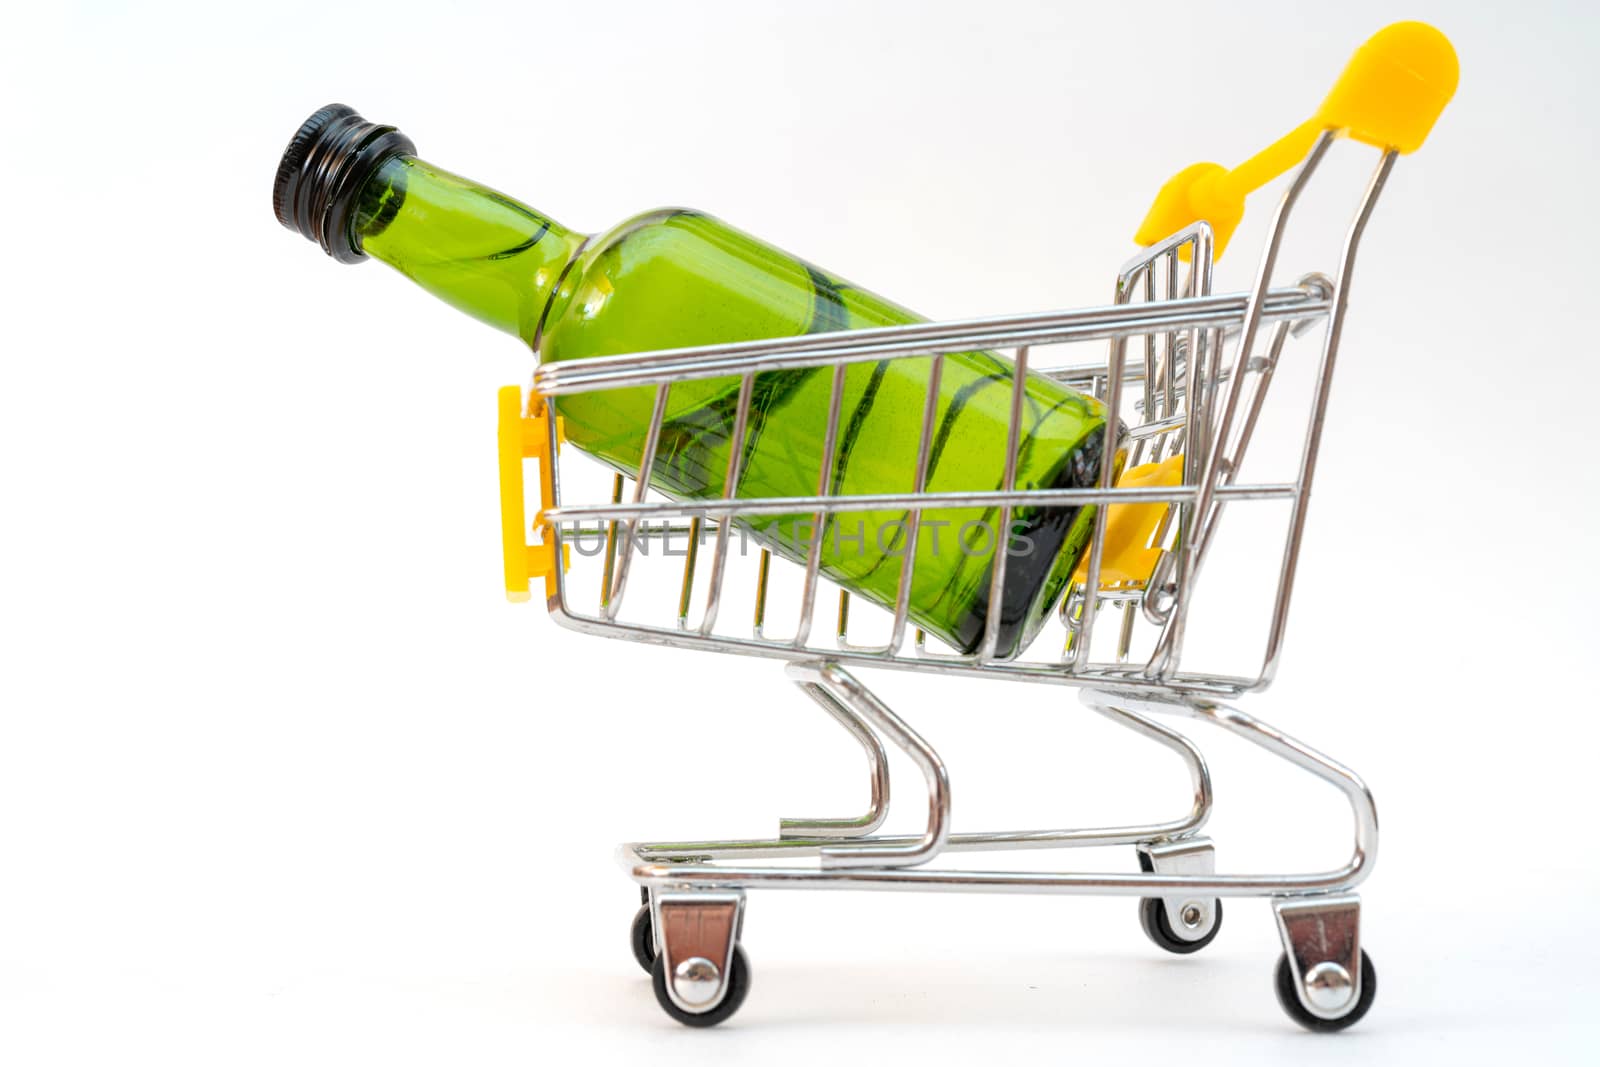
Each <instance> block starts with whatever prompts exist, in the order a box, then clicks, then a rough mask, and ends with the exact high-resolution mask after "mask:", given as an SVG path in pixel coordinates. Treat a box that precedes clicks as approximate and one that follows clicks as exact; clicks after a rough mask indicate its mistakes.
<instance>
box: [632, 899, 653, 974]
mask: <svg viewBox="0 0 1600 1067" xmlns="http://www.w3.org/2000/svg"><path fill="white" fill-rule="evenodd" d="M628 941H629V943H630V944H631V945H632V947H633V958H634V959H636V960H638V961H639V966H640V967H642V968H643V969H644V973H645V974H649V973H650V969H651V968H652V967H654V966H655V962H656V928H655V923H653V922H652V921H651V919H650V905H648V904H646V905H645V906H644V907H642V908H640V909H639V913H638V914H637V915H635V916H634V917H633V929H632V930H631V931H629V937H628Z"/></svg>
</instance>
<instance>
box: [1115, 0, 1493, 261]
mask: <svg viewBox="0 0 1600 1067" xmlns="http://www.w3.org/2000/svg"><path fill="white" fill-rule="evenodd" d="M1460 73H1461V70H1460V64H1459V63H1458V62H1457V61H1456V50H1455V48H1454V47H1453V46H1452V45H1451V44H1450V39H1449V38H1448V37H1446V36H1445V35H1444V34H1442V33H1440V32H1439V31H1438V30H1437V29H1435V28H1434V27H1432V26H1430V25H1428V24H1427V23H1425V22H1396V23H1395V24H1394V25H1392V26H1385V27H1384V28H1383V29H1381V30H1379V31H1378V32H1377V33H1375V34H1373V35H1372V36H1371V37H1370V38H1368V39H1367V43H1366V44H1364V45H1362V46H1361V47H1360V48H1358V49H1356V54H1355V55H1354V56H1352V57H1351V58H1350V62H1349V63H1348V64H1346V65H1345V68H1344V73H1342V74H1340V75H1339V80H1338V81H1337V82H1335V83H1334V86H1333V91H1332V92H1330V93H1329V94H1328V97H1327V99H1325V100H1324V101H1323V102H1322V106H1321V107H1319V108H1317V111H1316V114H1314V115H1312V116H1311V118H1309V119H1307V120H1306V121H1305V122H1303V123H1301V124H1300V125H1299V126H1296V127H1295V128H1294V129H1293V130H1290V131H1289V132H1288V133H1287V134H1285V135H1284V136H1283V137H1281V138H1279V139H1278V140H1277V141H1275V142H1274V143H1272V144H1270V145H1268V146H1267V147H1266V148H1264V149H1262V150H1261V151H1260V152H1257V153H1256V154H1255V155H1253V156H1251V157H1250V158H1249V159H1247V160H1245V161H1244V162H1243V163H1241V164H1239V166H1237V167H1235V168H1234V169H1233V170H1228V169H1226V168H1224V167H1222V166H1220V165H1218V164H1216V163H1196V164H1194V165H1193V166H1191V167H1185V168H1184V169H1183V170H1180V171H1179V172H1178V173H1177V174H1175V175H1173V176H1172V178H1171V179H1169V180H1168V182H1167V184H1165V185H1163V186H1162V187H1161V191H1160V192H1159V193H1157V194H1156V201H1155V203H1154V204H1153V205H1151V207H1150V212H1149V214H1147V215H1146V216H1145V217H1144V221H1143V222H1142V223H1140V224H1139V231H1138V233H1136V234H1135V235H1134V240H1135V241H1136V242H1138V243H1139V244H1140V245H1152V244H1155V243H1156V242H1157V241H1159V240H1161V239H1162V238H1164V237H1167V236H1170V235H1171V234H1173V233H1176V232H1177V231H1178V230H1181V229H1183V228H1184V227H1185V226H1188V225H1190V224H1191V223H1194V222H1198V221H1200V220H1201V219H1204V220H1206V221H1207V222H1209V223H1211V228H1212V230H1213V232H1214V234H1215V254H1216V255H1218V256H1220V255H1222V250H1223V249H1224V248H1226V247H1227V246H1228V239H1229V238H1230V237H1232V236H1233V231H1234V229H1235V228H1237V227H1238V225H1239V220H1240V219H1242V218H1244V198H1245V196H1246V195H1248V194H1249V193H1251V192H1253V191H1254V190H1256V189H1259V188H1261V186H1263V185H1265V184H1267V183H1268V182H1270V181H1271V180H1272V179H1274V178H1276V177H1278V175H1280V174H1282V173H1284V172H1285V171H1287V170H1288V169H1289V168H1291V167H1293V166H1295V165H1296V164H1298V163H1299V162H1300V161H1301V160H1303V159H1305V157H1306V154H1307V153H1308V152H1310V151H1311V146H1312V145H1313V144H1315V143H1316V140H1317V137H1318V136H1319V135H1320V134H1321V133H1322V132H1323V131H1324V130H1330V129H1331V130H1339V131H1342V132H1343V133H1344V134H1345V136H1347V137H1350V138H1351V139H1352V140H1356V141H1361V142H1362V143H1364V144H1369V145H1372V146H1373V147H1375V148H1382V149H1390V148H1392V149H1394V150H1395V151H1397V152H1400V153H1402V154H1404V153H1407V152H1415V151H1416V150H1417V149H1418V148H1421V147H1422V142H1423V141H1425V140H1427V138H1428V132H1429V131H1430V130H1432V129H1433V124H1434V123H1435V122H1436V121H1438V118H1439V115H1440V114H1441V113H1442V112H1443V111H1444V108H1445V105H1446V104H1448V103H1449V102H1450V98H1451V97H1452V96H1454V95H1455V91H1456V82H1457V81H1458V79H1459V78H1460Z"/></svg>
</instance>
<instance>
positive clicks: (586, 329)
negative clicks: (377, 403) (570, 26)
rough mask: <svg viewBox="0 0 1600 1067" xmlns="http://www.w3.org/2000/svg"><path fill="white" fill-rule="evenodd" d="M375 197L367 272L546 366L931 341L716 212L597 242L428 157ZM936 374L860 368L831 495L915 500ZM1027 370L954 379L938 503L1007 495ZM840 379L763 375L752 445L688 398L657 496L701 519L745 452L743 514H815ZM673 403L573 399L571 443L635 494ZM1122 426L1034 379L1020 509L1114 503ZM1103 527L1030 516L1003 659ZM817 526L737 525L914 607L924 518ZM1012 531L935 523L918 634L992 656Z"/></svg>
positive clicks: (664, 434) (666, 443) (854, 370)
mask: <svg viewBox="0 0 1600 1067" xmlns="http://www.w3.org/2000/svg"><path fill="white" fill-rule="evenodd" d="M281 181H282V178H281V176H280V182H281ZM356 188H358V190H359V193H358V195H357V196H356V197H355V199H354V201H353V208H352V210H351V211H350V213H349V222H348V234H347V235H344V236H341V235H340V234H334V235H333V236H332V238H331V239H332V240H334V241H338V240H341V239H347V240H348V241H349V243H350V250H348V251H351V252H354V253H357V254H358V253H360V252H365V253H366V254H368V255H371V256H373V257H375V258H377V259H380V260H383V261H384V262H386V263H388V264H390V265H391V266H393V267H395V268H396V269H398V270H399V271H400V272H401V273H403V274H405V275H406V276H407V277H409V278H411V279H412V280H413V281H415V282H417V283H418V284H419V285H421V286H423V287H424V288H426V289H428V290H429V291H430V292H433V293H434V294H435V295H437V296H439V297H441V298H443V299H444V300H446V301H448V302H449V303H451V304H452V305H454V306H455V307H457V308H459V309H461V310H462V311H465V312H467V313H468V314H470V315H473V316H474V317H476V318H479V319H481V320H483V321H485V322H487V323H489V324H490V325H492V326H495V327H497V328H498V329H501V330H504V331H505V332H507V333H512V334H515V335H516V336H518V337H520V338H521V339H522V340H523V341H525V342H527V343H528V344H529V345H530V346H532V347H533V349H534V350H535V352H536V353H537V354H538V356H539V358H540V359H541V360H554V361H563V360H572V359H586V358H589V357H591V356H604V355H616V354H622V353H630V352H640V351H648V350H652V349H664V348H678V347H684V346H690V345H704V344H716V343H722V342H731V341H745V340H754V339H760V338H771V337H786V336H794V335H799V334H807V333H822V332H828V331H834V330H848V329H858V328H863V327H873V326H891V325H897V324H902V323H912V322H922V321H925V320H924V319H922V318H921V317H920V316H918V315H915V314H913V313H911V312H909V311H907V310H906V309H904V308H902V307H899V306H897V305H895V304H892V303H890V302H889V301H887V300H885V299H883V298H882V297H879V296H876V295H874V294H873V293H870V292H867V291H865V290H862V289H859V288H857V287H855V286H853V285H851V284H850V283H848V282H846V281H844V280H843V279H841V278H839V277H837V276H835V275H832V274H829V273H827V272H824V271H822V270H820V269H818V268H816V267H814V266H811V265H810V264H808V263H805V262H804V261H802V260H799V259H797V258H795V257H793V256H791V255H788V254H787V253H784V252H782V251H780V250H778V249H776V248H773V247H772V246H770V245H767V244H765V243H763V242H761V241H759V240H757V239H756V238H754V237H751V236H750V235H748V234H745V233H742V232H741V231H739V230H737V229H734V228H733V227H731V226H729V225H727V224H726V223H723V222H720V221H718V220H717V219H714V218H712V217H710V216H708V215H704V214H700V213H698V212H693V211H680V210H663V211H655V212H650V213H647V214H644V215H640V216H637V217H635V218H633V219H630V220H628V221H626V222H624V223H622V224H621V225H620V226H617V227H616V228H614V229H612V230H610V231H607V232H606V233H603V234H599V235H596V236H593V237H588V238H585V237H582V236H580V235H577V234H574V233H572V232H570V231H568V230H566V229H564V228H563V227H561V226H560V225H558V224H557V223H555V222H554V221H552V220H551V219H549V218H548V217H546V216H544V215H541V214H539V213H538V212H536V211H534V210H532V209H531V208H528V207H526V206H524V205H522V204H520V203H518V202H517V201H515V200H512V199H511V198H509V197H506V196H503V195H502V194H500V193H497V192H495V191H493V190H491V189H488V188H486V187H484V186H481V185H478V184H477V183H475V182H471V181H469V180H467V179H464V178H461V177H458V176H456V175H453V174H450V173H448V172H446V171H443V170H440V169H438V168H436V167H434V166H432V165H430V164H428V163H425V162H423V161H421V160H419V159H417V158H416V157H415V156H413V155H410V154H406V153H401V154H392V155H390V156H389V157H388V158H387V159H385V160H383V161H381V163H378V164H376V165H375V166H373V168H372V169H371V173H370V175H368V176H367V177H366V178H365V179H364V181H362V182H360V183H359V184H358V185H357V186H356ZM280 217H283V212H282V211H281V210H280ZM285 221H286V224H288V221H287V219H286V220H285ZM302 229H304V227H302ZM325 247H326V243H325ZM330 251H333V250H332V249H330ZM346 251H347V250H346V249H344V248H342V247H340V248H339V249H338V252H346ZM335 254H338V253H337V252H336V253H335ZM931 366H932V360H931V359H930V358H911V359H907V358H900V359H891V360H883V361H879V362H867V363H857V364H853V365H851V366H850V367H849V368H848V369H847V371H846V373H845V376H844V393H843V406H842V409H841V415H840V420H839V428H838V439H837V448H836V460H835V464H834V470H833V472H832V476H831V481H830V483H829V484H828V486H827V491H828V492H830V493H838V494H847V495H848V494H863V493H895V492H907V491H910V490H911V489H912V488H913V483H914V479H915V474H916V467H917V451H918V445H919V439H920V434H921V426H922V418H923V413H924V408H925V404H926V401H927V394H928V385H929V380H930V371H931ZM1013 371H1014V367H1013V364H1012V363H1011V362H1010V361H1008V360H1006V359H1003V358H1001V357H1000V356H997V355H995V354H993V353H989V352H967V353H960V354H954V355H949V356H946V357H945V358H944V365H943V369H942V372H941V378H940V386H939V394H938V406H937V411H936V414H935V429H934V436H933V439H932V447H931V452H930V455H929V461H928V477H927V486H926V487H927V489H928V490H929V491H933V492H938V491H957V490H961V491H972V490H995V489H1000V488H1002V487H1003V480H1004V470H1005V455H1006V449H1007V444H1008V424H1009V418H1010V409H1011V400H1012V391H1013V382H1014V376H1013ZM832 379H833V371H832V369H831V368H820V369H806V370H790V371H773V372H767V373H762V374H758V375H756V376H755V379H754V383H753V392H752V404H751V408H750V413H749V418H748V424H747V426H746V430H745V434H744V437H743V440H742V441H739V442H735V441H733V439H732V438H733V432H734V428H735V427H734V421H735V413H736V408H737V400H738V395H739V387H740V382H739V379H737V378H733V377H729V378H716V379H702V380H699V381H693V382H686V383H680V384H676V385H674V386H672V388H671V390H670V393H669V397H668V402H667V409H666V418H665V421H664V423H663V425H662V430H661V437H660V442H659V445H658V450H657V455H656V460H655V464H654V467H653V469H652V473H651V485H652V487H653V488H655V489H657V490H659V491H661V492H663V493H665V494H666V495H667V496H669V497H673V498H676V499H680V500H692V499H706V498H717V497H721V496H722V495H723V480H724V477H725V475H726V472H727V466H728V458H729V450H730V449H731V448H733V447H736V446H737V447H739V448H741V450H742V456H741V464H740V475H739V480H738V485H737V490H736V493H735V494H734V495H736V496H739V497H747V498H748V497H775V496H809V495H812V494H814V493H815V492H816V490H817V484H818V477H819V473H820V470H821V465H822V460H823V446H824V443H825V441H824V437H825V434H826V431H827V413H828V407H829V400H830V394H831V389H832ZM654 399H655V389H654V387H631V388H623V389H611V390H606V391H602V392H591V393H583V394H575V395H571V396H565V397H562V398H561V399H560V400H559V402H558V410H559V411H560V413H561V414H562V415H563V416H564V418H565V420H566V433H567V440H568V441H569V442H570V443H571V444H573V445H576V446H577V447H579V448H581V449H583V450H584V451H585V452H588V453H590V454H591V455H593V456H596V457H598V458H599V459H601V460H603V461H604V462H606V463H607V464H609V465H611V466H612V467H615V468H616V469H618V470H620V471H623V472H624V473H627V474H629V475H635V474H637V472H638V470H639V466H640V462H641V458H642V456H641V452H642V449H643V445H644V438H645V431H646V429H647V428H648V426H649V423H650V416H651V412H652V407H653V404H654ZM1105 426H1106V420H1105V411H1104V407H1103V406H1102V405H1101V404H1100V403H1099V402H1098V401H1095V400H1093V399H1091V398H1088V397H1084V396H1082V395H1080V394H1078V393H1076V392H1073V391H1072V390H1069V389H1067V388H1065V387H1064V386H1061V385H1059V384H1057V383H1055V382H1053V381H1051V380H1050V379H1048V378H1045V377H1042V376H1040V375H1035V374H1030V375H1029V376H1028V378H1027V382H1026V385H1025V401H1024V405H1023V426H1022V433H1021V436H1020V441H1019V445H1018V455H1017V472H1016V486H1017V488H1019V489H1025V488H1075V487H1086V486H1092V485H1094V484H1095V482H1096V479H1097V478H1098V475H1099V471H1100V461H1101V449H1102V448H1103V447H1104V441H1105ZM1118 458H1119V461H1120V455H1119V457H1118ZM1092 510H1093V509H1092V508H1088V507H1083V508H1074V507H1052V508H1040V507H1030V508H1018V509H1015V510H1014V512H1013V516H1012V522H1011V534H1010V537H1009V539H1007V543H1008V544H1009V546H1010V555H1009V556H1008V558H1007V562H1006V571H1005V576H1004V590H1003V594H1002V599H1001V611H1000V620H999V635H998V636H999V640H998V645H997V651H998V652H999V653H1000V654H1001V655H1009V654H1012V653H1014V652H1017V651H1020V649H1021V648H1022V647H1024V646H1025V645H1026V644H1027V642H1028V641H1029V640H1030V639H1031V638H1032V636H1033V635H1034V633H1035V632H1036V631H1037V629H1038V627H1039V626H1040V625H1041V624H1042V622H1043V620H1044V619H1045V617H1046V616H1047V614H1048V612H1049V610H1050V609H1051V607H1052V606H1053V605H1054V603H1055V602H1056V600H1057V599H1058V598H1059V596H1060V594H1061V592H1062V591H1063V589H1064V588H1065V586H1066V584H1067V582H1068V579H1069V578H1070V576H1071V574H1072V571H1073V568H1074V567H1075V566H1076V564H1077V562H1078V558H1079V556H1080V555H1081V554H1082V552H1083V548H1084V545H1085V543H1086V541H1087V539H1088V537H1089V535H1090V532H1091V528H1092V518H1093V516H1092ZM812 518H813V516H811V515H809V514H807V515H794V516H781V517H774V516H751V517H745V518H741V519H739V520H737V521H738V522H739V523H740V524H741V525H743V526H744V527H745V528H746V529H747V530H749V531H750V532H751V533H752V534H753V535H754V537H755V539H756V540H758V541H759V542H760V543H761V544H763V545H766V546H768V547H770V548H772V549H773V551H774V552H775V553H777V554H779V555H782V556H784V557H786V558H788V559H791V560H795V561H797V562H801V563H803V562H805V560H806V556H807V553H808V550H809V542H810V539H811V538H813V537H821V538H822V550H821V569H822V572H823V573H824V574H825V575H826V576H827V577H828V578H830V579H831V580H833V581H835V582H837V583H838V584H839V585H841V586H842V587H844V588H846V589H849V590H850V591H852V592H854V593H856V594H859V595H861V596H864V597H866V598H867V599H869V600H871V601H873V602H875V603H878V604H881V605H884V606H888V607H892V606H893V604H894V602H895V598H896V596H897V593H898V588H899V583H900V575H901V568H902V565H903V563H904V556H905V545H906V541H907V537H906V526H907V520H908V518H909V515H908V513H906V512H905V511H902V510H895V511H884V510H878V511H859V512H844V513H839V514H836V515H834V516H832V517H831V518H830V519H829V520H828V521H827V522H826V523H825V528H824V529H822V530H820V531H816V530H812V529H810V525H811V520H812ZM1000 519H1001V516H1000V512H999V509H998V508H987V509H986V508H941V509H929V510H926V511H925V512H924V513H923V517H922V520H921V529H920V532H919V534H918V541H917V549H916V560H915V570H914V571H913V580H912V588H911V595H910V618H911V620H912V622H913V623H914V624H915V625H917V626H919V627H921V628H922V629H924V630H926V631H927V632H928V633H930V634H932V635H934V636H936V637H938V638H939V639H940V640H942V641H944V642H945V643H947V644H949V645H950V646H952V647H954V648H956V649H958V650H960V651H963V652H971V651H974V650H976V649H977V648H978V647H979V646H980V645H981V643H982V641H983V637H984V631H985V626H986V620H987V617H988V600H989V585H990V576H991V573H992V567H993V565H994V560H995V556H996V548H997V547H1003V546H1002V545H1001V544H1000V543H1001V540H1002V539H1001V537H1000V536H999V534H1000V532H1001V531H1000V529H999V526H1000Z"/></svg>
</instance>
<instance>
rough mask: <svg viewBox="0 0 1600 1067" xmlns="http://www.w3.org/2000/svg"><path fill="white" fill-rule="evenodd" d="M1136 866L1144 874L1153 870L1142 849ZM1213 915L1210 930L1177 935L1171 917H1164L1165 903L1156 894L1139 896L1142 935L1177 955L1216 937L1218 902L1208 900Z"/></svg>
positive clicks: (1219, 921) (1219, 924)
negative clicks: (1199, 934) (1191, 934)
mask: <svg viewBox="0 0 1600 1067" xmlns="http://www.w3.org/2000/svg"><path fill="white" fill-rule="evenodd" d="M1139 869H1140V870H1141V871H1144V872H1145V873H1146V874H1150V873H1151V872H1153V871H1154V870H1155V866H1154V865H1153V864H1152V863H1151V862H1150V857H1149V856H1147V855H1145V854H1144V853H1143V852H1141V853H1139ZM1211 907H1212V909H1213V914H1214V915H1215V916H1216V918H1215V919H1214V920H1213V921H1212V923H1211V929H1210V930H1208V931H1206V932H1205V934H1204V935H1202V936H1200V937H1195V938H1187V937H1180V936H1178V933H1177V931H1176V930H1174V929H1173V928H1172V920H1171V919H1169V918H1167V908H1166V902H1165V901H1163V900H1162V899H1161V898H1160V897H1141V898H1139V925H1140V926H1141V927H1143V928H1144V933H1145V936H1146V937H1148V938H1149V939H1150V940H1151V941H1154V942H1155V943H1156V944H1157V945H1159V946H1160V947H1161V948H1164V949H1166V950H1167V951H1168V952H1173V953H1176V954H1177V955H1180V956H1187V955H1188V954H1189V953H1191V952H1199V951H1200V950H1201V949H1203V948H1205V947H1206V946H1207V945H1209V944H1211V942H1213V941H1215V940H1216V939H1217V934H1219V933H1220V932H1221V931H1222V901H1221V900H1216V899H1213V900H1212V901H1211Z"/></svg>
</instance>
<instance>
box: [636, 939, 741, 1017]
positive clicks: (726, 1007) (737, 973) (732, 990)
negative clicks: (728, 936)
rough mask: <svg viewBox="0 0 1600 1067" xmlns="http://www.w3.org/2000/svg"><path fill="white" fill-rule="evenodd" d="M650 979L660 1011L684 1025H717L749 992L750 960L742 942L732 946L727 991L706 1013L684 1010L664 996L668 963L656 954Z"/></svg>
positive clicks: (733, 1010) (732, 1011)
mask: <svg viewBox="0 0 1600 1067" xmlns="http://www.w3.org/2000/svg"><path fill="white" fill-rule="evenodd" d="M650 978H651V982H650V984H651V986H653V987H654V988H655V991H656V1000H657V1002H658V1003H660V1005H661V1010H662V1011H664V1012H666V1013H667V1014H668V1015H670V1016H672V1017H673V1018H674V1019H676V1020H678V1021H679V1022H680V1023H682V1024H683V1025H685V1026H716V1025H717V1024H718V1023H720V1022H722V1021H723V1020H725V1019H727V1018H729V1017H731V1016H732V1015H733V1013H734V1012H736V1011H738V1010H739V1005H741V1004H743V1003H744V997H745V994H746V993H748V992H750V962H749V961H748V960H746V959H745V955H744V946H743V945H735V946H733V966H731V967H730V968H729V969H728V992H727V994H726V995H725V996H724V997H723V998H722V1002H721V1003H719V1004H718V1005H717V1006H716V1007H715V1008H712V1009H711V1010H710V1011H705V1012H688V1011H684V1010H683V1009H682V1008H680V1007H678V1006H677V1005H676V1004H674V1003H672V998H671V997H669V996H668V995H667V962H666V960H664V959H662V958H661V957H659V956H658V957H656V960H655V962H654V963H653V964H651V965H650Z"/></svg>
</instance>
